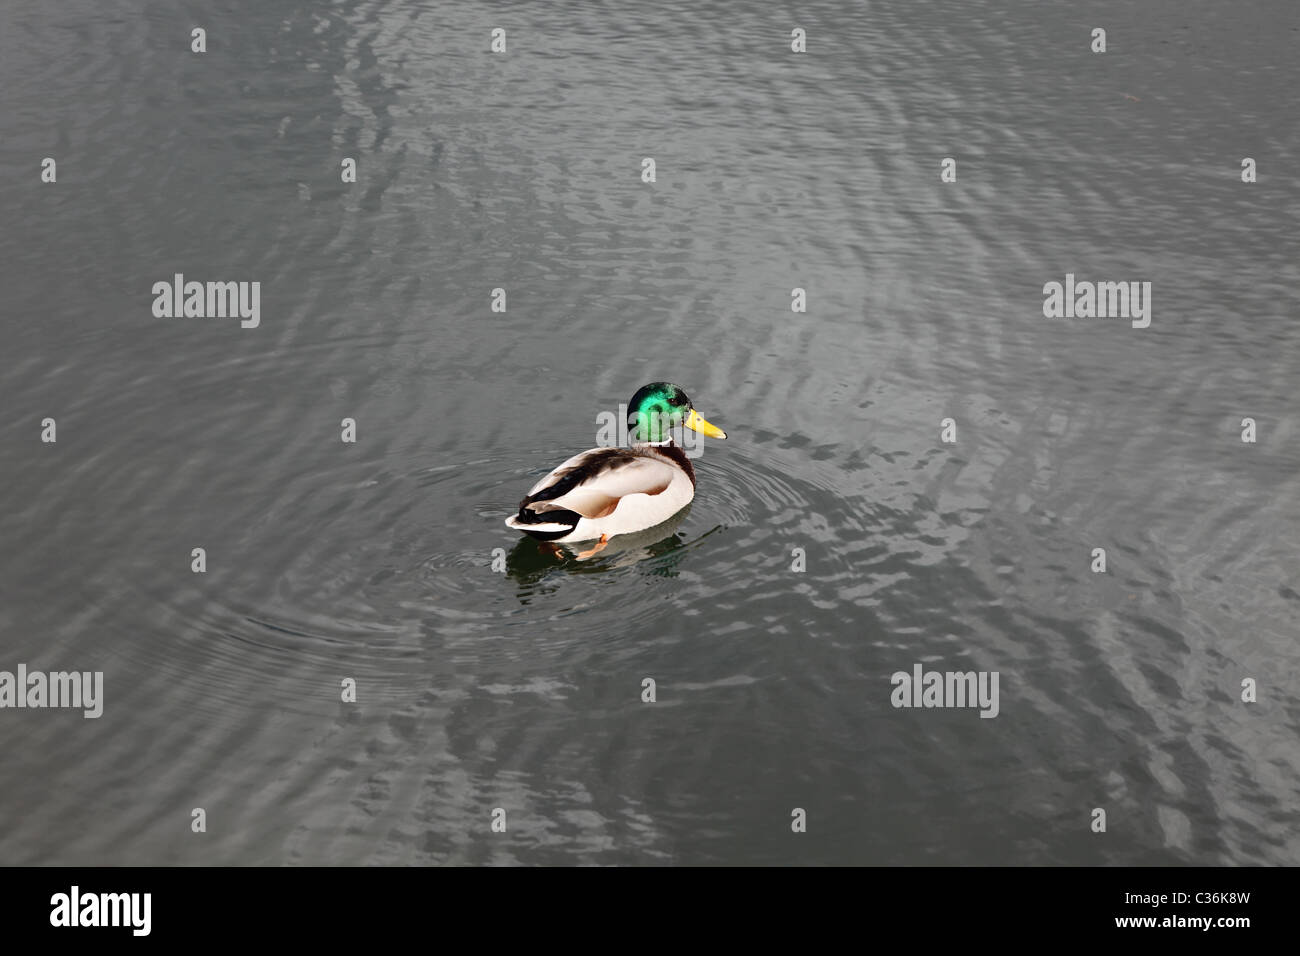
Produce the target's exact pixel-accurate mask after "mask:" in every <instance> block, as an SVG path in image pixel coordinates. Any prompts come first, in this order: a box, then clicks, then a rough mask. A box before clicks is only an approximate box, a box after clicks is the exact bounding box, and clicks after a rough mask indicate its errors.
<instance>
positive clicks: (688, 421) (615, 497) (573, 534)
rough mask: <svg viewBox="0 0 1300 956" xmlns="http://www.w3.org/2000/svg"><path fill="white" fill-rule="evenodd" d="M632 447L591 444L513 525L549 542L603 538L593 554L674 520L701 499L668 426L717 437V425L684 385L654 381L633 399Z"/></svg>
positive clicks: (549, 479)
mask: <svg viewBox="0 0 1300 956" xmlns="http://www.w3.org/2000/svg"><path fill="white" fill-rule="evenodd" d="M627 425H628V429H629V437H631V439H632V446H631V447H630V448H592V449H590V450H589V451H584V452H582V453H581V454H578V455H574V456H573V457H572V458H570V459H569V460H568V461H566V462H564V463H563V464H561V465H560V466H559V467H557V468H555V469H554V470H553V471H552V472H551V473H550V474H549V475H547V476H546V477H545V478H543V479H542V480H541V481H539V482H537V484H535V485H533V487H532V488H530V489H528V494H527V495H526V496H525V497H524V500H523V501H521V502H519V513H518V514H513V515H511V516H510V517H509V518H507V519H506V524H507V525H509V526H510V527H511V528H515V529H517V530H519V531H522V532H524V533H525V534H529V535H532V536H533V537H534V538H539V539H541V540H542V541H554V542H572V541H596V542H597V543H596V546H595V547H594V548H593V549H592V550H590V551H587V552H584V554H583V555H582V556H583V557H589V556H590V555H591V554H594V553H595V552H596V551H599V550H600V549H601V548H603V547H604V546H605V543H606V542H608V541H609V539H610V538H612V537H614V536H615V535H619V534H629V533H631V532H634V531H644V530H646V529H647V528H653V527H654V526H655V525H657V524H660V523H662V522H664V521H667V520H668V519H669V518H671V517H672V516H673V515H675V514H677V512H679V511H681V510H682V509H683V508H685V507H686V506H687V505H688V504H690V503H691V500H692V499H693V498H694V497H695V469H694V468H693V467H692V466H691V460H690V459H689V458H688V457H686V452H684V451H683V450H682V448H681V446H680V445H678V444H677V443H676V442H674V441H673V437H672V434H671V433H670V431H669V429H671V428H672V427H673V426H674V425H684V426H686V427H687V428H689V429H691V430H692V431H697V432H699V433H700V434H701V435H707V436H708V437H710V438H726V437H727V433H726V432H724V431H723V430H722V429H721V428H718V427H717V426H716V425H710V424H709V423H708V422H707V421H705V420H704V418H703V417H702V416H701V415H700V413H699V412H697V411H696V410H695V406H693V405H692V404H691V400H690V399H689V398H687V397H686V392H684V391H683V390H682V388H681V386H679V385H674V384H672V383H671V382H652V383H651V384H649V385H644V386H642V387H641V388H639V389H637V392H636V394H635V395H633V396H632V400H631V401H629V402H628V403H627Z"/></svg>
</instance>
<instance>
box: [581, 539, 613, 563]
mask: <svg viewBox="0 0 1300 956" xmlns="http://www.w3.org/2000/svg"><path fill="white" fill-rule="evenodd" d="M607 544H609V535H607V534H602V535H601V536H600V540H599V541H597V542H596V544H595V547H593V548H592V549H591V550H590V551H579V552H578V559H579V560H580V561H585V560H587V558H589V557H591V556H592V555H593V554H599V553H600V552H601V551H603V550H604V549H605V545H607Z"/></svg>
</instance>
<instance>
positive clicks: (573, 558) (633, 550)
mask: <svg viewBox="0 0 1300 956" xmlns="http://www.w3.org/2000/svg"><path fill="white" fill-rule="evenodd" d="M690 511H691V507H690V505H687V506H686V507H685V508H683V509H682V510H681V511H679V512H677V514H675V515H673V516H672V517H671V518H669V519H668V520H667V521H665V522H663V523H662V524H657V525H655V526H654V527H653V528H647V529H646V530H645V531H638V532H636V533H634V534H620V535H617V536H616V537H613V538H610V539H609V541H608V542H607V543H606V544H605V546H604V547H603V548H601V549H600V550H599V551H597V552H595V553H594V554H591V553H589V552H590V551H591V546H592V542H590V541H583V542H575V544H573V545H567V544H555V543H552V542H549V541H538V540H537V539H536V538H530V537H528V536H527V535H525V536H524V537H522V538H520V539H519V542H518V543H517V544H516V545H515V546H514V548H513V549H512V550H511V551H510V553H509V554H508V555H506V574H508V575H509V576H510V577H511V578H512V579H513V580H514V581H516V582H518V583H519V584H523V585H533V584H536V583H537V582H539V581H540V580H541V579H542V578H543V577H545V576H546V575H547V574H548V573H550V572H552V571H554V570H556V569H557V568H563V569H564V570H567V571H570V572H571V573H573V574H599V573H603V572H605V571H612V570H613V569H615V568H626V567H630V566H631V565H634V564H637V563H639V562H641V561H645V560H647V559H655V558H657V559H661V560H656V561H653V562H652V564H651V565H650V566H649V567H648V568H647V570H648V571H649V573H651V574H657V575H660V576H663V577H672V576H673V575H675V574H676V573H677V570H676V565H677V561H678V560H679V559H680V557H681V556H680V555H677V556H676V557H672V556H670V557H667V558H665V557H664V556H665V555H672V554H673V552H676V551H678V550H679V549H680V548H681V547H682V546H683V545H684V544H686V541H685V539H684V538H683V537H682V536H681V535H680V534H678V533H677V528H678V527H679V526H680V525H681V523H682V522H683V521H684V520H685V519H686V516H687V515H688V514H690Z"/></svg>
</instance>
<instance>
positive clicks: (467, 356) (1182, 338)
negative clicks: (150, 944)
mask: <svg viewBox="0 0 1300 956" xmlns="http://www.w3.org/2000/svg"><path fill="white" fill-rule="evenodd" d="M285 9H286V8H285V7H284V5H281V4H259V3H251V2H238V0H231V2H226V3H222V4H216V5H209V4H180V5H176V4H164V3H156V2H152V3H151V2H141V0H130V2H95V3H91V2H88V0H85V2H81V3H73V4H62V5H58V7H57V8H55V7H51V6H49V5H36V6H19V5H9V6H6V7H0V77H3V80H4V82H3V83H2V84H0V133H3V135H0V159H2V160H3V164H4V169H5V170H6V175H5V176H3V177H0V206H2V208H3V209H4V210H5V228H4V230H3V233H2V237H0V276H2V277H3V293H4V294H3V319H4V337H5V346H4V355H5V359H6V361H5V374H4V379H3V383H4V384H3V388H4V392H3V398H4V407H5V410H6V415H5V417H4V421H3V423H0V440H2V441H3V447H4V455H3V457H2V458H0V480H2V481H3V484H4V487H5V488H6V490H7V494H6V496H5V501H6V507H5V509H4V512H3V517H2V522H3V523H2V525H0V531H3V540H4V547H3V548H2V549H0V594H3V601H2V602H0V669H7V670H13V669H14V667H16V665H17V664H18V663H20V662H23V663H26V664H27V665H28V666H29V667H30V668H41V669H46V670H60V669H77V670H92V671H93V670H102V671H103V672H104V681H105V703H104V715H103V716H102V717H101V718H100V719H98V720H85V719H82V718H81V717H80V715H79V714H75V713H70V712H66V711H50V710H47V711H39V710H2V711H0V749H2V750H3V752H4V753H5V755H6V759H5V765H6V767H5V769H6V772H5V780H4V783H3V785H0V863H7V864H13V863H44V862H53V863H90V864H101V863H132V864H136V863H263V864H277V863H349V864H354V863H509V862H522V863H623V864H630V863H690V864H697V863H724V862H729V863H783V862H791V863H930V862H934V863H1193V862H1199V863H1253V862H1266V863H1295V862H1297V859H1298V856H1300V854H1298V852H1297V851H1298V850H1300V842H1298V840H1297V836H1296V834H1297V832H1300V830H1298V829H1297V822H1298V818H1297V805H1298V804H1297V797H1298V796H1300V784H1298V782H1297V781H1298V775H1297V771H1298V770H1300V712H1298V711H1297V707H1296V703H1295V689H1296V687H1297V683H1298V678H1300V651H1298V650H1297V648H1296V636H1297V622H1298V621H1300V594H1297V590H1298V588H1297V585H1296V582H1295V572H1296V568H1297V566H1300V562H1298V561H1297V558H1298V555H1297V551H1298V548H1297V545H1296V542H1297V539H1298V537H1300V535H1298V533H1297V532H1298V531H1300V478H1298V477H1297V465H1300V452H1298V451H1297V437H1300V429H1298V428H1297V421H1298V420H1297V414H1296V410H1295V392H1296V386H1297V383H1298V382H1300V331H1297V327H1296V325H1295V322H1294V319H1295V315H1296V306H1297V291H1296V290H1297V280H1298V279H1300V268H1298V266H1297V259H1296V244H1295V241H1294V238H1295V223H1296V221H1297V217H1298V216H1300V201H1298V200H1297V195H1298V194H1297V190H1296V187H1295V182H1294V176H1293V175H1292V174H1291V172H1290V169H1291V165H1292V160H1293V158H1294V156H1295V155H1297V153H1298V152H1300V142H1298V141H1297V140H1298V134H1297V124H1296V123H1295V116H1294V110H1293V109H1292V104H1293V103H1294V95H1293V91H1294V88H1295V85H1296V82H1297V79H1300V75H1298V74H1300V68H1298V67H1297V61H1296V58H1295V56H1294V50H1295V45H1296V43H1297V42H1300V14H1298V13H1297V12H1296V8H1295V6H1294V4H1291V3H1288V2H1280V0H1279V2H1265V0H1257V2H1251V3H1241V4H1235V5H1222V4H1211V3H1206V2H1180V3H1171V2H1151V3H1143V4H1141V5H1129V4H1120V3H1114V4H1096V5H1093V4H1075V3H1040V2H1034V3H1030V2H1023V3H1010V4H1005V3H1004V4H992V3H979V2H969V0H962V2H950V3H939V4H907V3H896V4H884V3H873V4H870V5H868V4H849V3H809V4H800V5H798V7H797V8H790V9H785V8H779V7H771V6H768V5H760V4H751V5H740V4H732V3H724V4H711V5H704V6H702V7H701V6H699V5H690V4H677V3H667V2H665V3H657V4H640V3H609V4H584V5H581V6H574V5H561V4H554V5H552V4H546V5H542V4H509V5H501V6H498V7H494V8H492V9H490V10H489V9H487V8H484V7H481V6H480V5H478V4H470V3H436V4H423V3H398V2H346V3H339V4H335V5H333V6H331V7H329V8H328V9H326V8H322V7H316V6H307V5H303V6H301V7H299V8H297V9H295V11H294V12H292V13H288V14H286V12H285ZM195 26H204V27H205V28H206V29H207V31H208V52H206V53H205V54H195V53H192V52H190V49H189V45H190V30H191V29H192V28H193V27H195ZM795 26H799V27H802V28H804V29H805V30H807V32H808V45H809V51H808V53H806V54H803V55H798V54H793V53H791V52H790V50H789V44H790V30H791V29H792V28H793V27H795ZM1095 26H1104V27H1105V28H1106V29H1107V31H1108V42H1109V49H1108V52H1107V53H1105V54H1104V55H1101V54H1094V53H1091V52H1090V51H1089V49H1088V46H1089V34H1090V32H1091V30H1092V28H1093V27H1095ZM494 27H503V28H505V29H506V31H507V44H508V46H507V53H506V54H504V55H493V54H491V53H489V52H488V45H489V42H490V39H491V37H490V34H491V30H492V29H493V28H494ZM45 156H52V157H54V158H56V160H57V163H58V180H57V183H56V184H43V183H41V182H40V181H39V167H40V160H41V159H42V157H45ZM647 156H649V157H653V158H654V159H655V161H656V165H657V182H656V183H654V184H653V185H647V184H645V183H643V182H642V181H641V177H640V174H641V160H642V159H643V158H644V157H647ZM949 156H951V157H954V158H955V159H956V160H957V170H958V180H957V182H956V183H947V184H945V183H941V182H940V178H939V164H940V161H941V159H943V158H944V157H949ZM1244 156H1250V157H1253V158H1254V159H1255V160H1256V161H1257V163H1258V169H1259V181H1258V182H1257V183H1255V184H1252V185H1246V184H1243V183H1242V182H1241V181H1240V162H1241V159H1242V157H1244ZM343 157H354V158H356V159H357V161H358V170H359V177H358V182H357V183H356V184H344V183H341V182H340V176H339V169H340V162H341V160H342V158H343ZM177 272H180V273H184V274H185V275H186V276H187V277H188V278H193V279H199V280H201V281H205V280H236V281H240V280H243V281H253V280H256V281H259V282H261V283H262V286H261V289H262V298H261V324H260V326H259V327H258V328H256V329H241V328H240V327H239V322H238V321H237V320H232V319H158V318H154V317H153V315H152V312H151V303H152V299H153V296H152V294H151V292H150V290H151V287H152V285H153V283H155V282H157V281H160V280H161V281H167V280H170V278H171V276H172V275H173V274H174V273H177ZM1067 272H1069V273H1075V274H1077V275H1078V276H1079V277H1080V278H1081V279H1092V280H1129V279H1141V280H1148V281H1150V282H1152V284H1153V290H1154V292H1153V297H1154V314H1153V321H1152V325H1151V327H1150V328H1148V329H1144V330H1136V329H1132V328H1131V327H1130V326H1129V324H1128V323H1127V322H1125V321H1122V320H1101V319H1096V320H1087V319H1076V320H1050V319H1045V318H1044V317H1043V314H1042V303H1043V294H1042V287H1043V284H1044V283H1046V282H1049V281H1054V280H1055V281H1062V280H1063V279H1064V276H1065V274H1066V273H1067ZM795 287H800V288H804V289H806V290H807V297H808V311H807V313H806V314H795V313H792V312H791V308H790V303H791V289H792V288H795ZM495 288H503V289H505V290H506V291H507V295H508V307H507V311H506V312H504V313H499V312H496V313H494V312H493V311H492V310H491V308H490V304H491V295H492V290H493V289H495ZM656 379H669V380H672V381H675V382H679V383H680V384H682V385H683V386H684V387H685V388H686V390H687V391H688V392H689V393H690V395H691V396H692V398H693V399H694V400H695V403H696V405H697V406H698V407H699V408H700V410H701V411H702V412H703V413H704V414H705V415H706V416H707V417H708V418H709V419H710V420H712V421H715V422H716V423H717V424H719V425H720V426H722V427H724V428H725V429H726V430H727V432H728V434H729V436H730V437H729V440H728V441H726V442H723V443H713V444H710V445H709V446H707V448H706V450H705V452H704V454H703V455H702V457H700V458H699V459H698V460H697V463H696V464H697V470H698V472H699V491H698V495H697V497H696V500H695V502H694V504H693V506H692V507H691V509H690V511H689V513H687V514H685V515H684V516H683V517H682V518H681V519H680V521H678V522H677V523H676V525H675V526H671V525H670V526H668V527H665V528H663V529H659V530H660V531H661V532H662V534H660V533H656V534H653V535H648V536H642V537H639V538H636V539H632V540H629V541H621V540H616V542H615V546H613V547H611V548H609V549H608V550H607V551H606V552H604V553H602V554H599V555H597V556H595V557H594V558H592V559H591V560H588V561H577V560H574V559H572V558H571V557H570V558H566V559H563V560H559V559H556V558H554V557H552V556H550V555H548V554H547V553H546V552H545V551H544V550H543V549H541V548H540V547H539V546H538V545H537V544H536V543H535V542H532V541H531V540H528V539H524V540H520V539H519V537H518V536H517V535H516V534H514V533H513V532H510V531H509V530H508V529H506V528H505V527H504V526H503V525H502V519H503V518H504V516H505V515H506V514H508V513H509V512H510V511H511V510H513V509H514V507H515V506H516V503H517V502H518V499H519V497H520V496H521V495H522V494H523V492H524V491H525V490H526V488H527V487H528V485H530V484H531V483H532V482H533V481H534V480H535V479H536V477H537V476H538V475H540V474H542V473H544V472H545V470H546V469H548V468H549V467H551V466H552V465H554V464H556V463H558V462H559V461H560V460H562V459H563V458H565V457H567V456H568V455H570V454H572V453H573V452H575V451H578V450H580V449H582V448H585V447H589V446H591V445H592V444H594V438H595V431H596V426H595V423H596V416H597V415H598V414H599V413H600V412H601V411H605V410H613V409H615V408H616V407H617V405H618V403H619V402H625V401H626V400H627V399H628V397H629V396H630V395H631V394H632V392H633V391H634V390H635V389H636V388H637V387H638V386H639V385H642V384H644V383H645V382H647V381H652V380H656ZM1247 416H1249V417H1253V418H1255V419H1256V420H1257V423H1258V441H1257V442H1256V443H1255V444H1244V443H1243V442H1242V441H1241V440H1240V432H1241V419H1242V418H1244V417H1247ZM46 417H52V418H54V419H55V420H56V422H57V429H58V431H57V437H58V441H57V443H55V444H45V443H42V442H41V441H40V431H41V425H40V423H41V421H42V419H44V418H46ZM344 418H353V419H355V421H356V422H357V436H358V440H357V442H356V443H355V444H345V443H343V442H342V441H340V422H341V420H342V419H344ZM945 418H952V419H953V420H954V421H955V423H956V427H957V441H956V443H955V444H945V443H943V442H942V441H940V422H941V420H943V419H945ZM196 547H202V548H204V549H206V553H207V572H206V573H205V574H195V573H192V572H191V567H190V562H191V549H193V548H196ZM1097 547H1104V548H1105V549H1106V551H1107V554H1108V561H1109V568H1108V572H1107V573H1106V574H1105V575H1101V574H1094V573H1092V572H1091V571H1090V569H1089V566H1090V563H1091V560H1092V559H1091V552H1092V549H1093V548H1097ZM497 549H501V550H499V551H498V550H497ZM796 549H802V552H798V551H796ZM800 553H802V555H803V556H804V559H805V560H806V570H805V571H803V572H796V571H794V570H792V566H793V565H794V564H795V563H796V561H797V560H798V555H799V554H800ZM503 561H504V571H502V570H500V568H501V566H502V563H503ZM494 564H495V566H496V567H495V568H494ZM915 663H922V664H924V665H925V666H926V667H927V668H932V669H940V670H972V669H973V670H987V671H997V672H998V673H999V674H1000V678H1001V684H1000V686H1001V705H1000V713H999V715H998V717H997V718H996V719H992V720H982V719H979V718H978V717H977V715H976V713H975V712H974V711H972V710H910V709H894V708H893V707H892V706H891V705H890V692H891V689H892V688H891V684H890V675H891V674H892V673H893V672H895V671H898V670H905V671H910V670H911V668H912V666H913V664H915ZM347 677H351V678H353V679H355V680H356V682H357V702H356V703H355V704H352V703H344V702H342V701H341V699H340V682H341V680H342V679H343V678H347ZM647 677H649V678H653V679H654V680H655V681H656V687H657V700H656V701H655V702H654V703H653V704H650V703H644V702H643V701H642V699H641V694H642V681H643V680H644V679H645V678H647ZM1247 677H1252V678H1255V679H1256V680H1257V681H1258V682H1259V692H1258V702H1256V703H1254V704H1247V703H1243V702H1242V701H1241V700H1240V694H1241V681H1242V679H1243V678H1247ZM196 807H202V808H204V809H205V811H206V814H207V832H206V833H203V834H195V833H193V832H191V811H192V809H193V808H196ZM498 807H500V808H504V809H505V810H506V814H507V819H508V830H507V832H506V833H504V834H494V833H492V832H491V830H490V823H491V815H492V811H493V810H494V809H495V808H498ZM796 807H799V808H803V809H805V810H806V811H807V816H808V827H807V832H806V833H803V834H795V833H792V832H791V811H792V809H793V808H796ZM1095 807H1102V808H1105V809H1106V811H1107V814H1108V832H1107V833H1106V834H1104V835H1101V834H1095V833H1092V832H1090V829H1089V824H1090V823H1091V819H1092V817H1091V814H1092V810H1093V808H1095Z"/></svg>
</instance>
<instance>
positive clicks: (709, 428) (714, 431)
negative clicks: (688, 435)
mask: <svg viewBox="0 0 1300 956" xmlns="http://www.w3.org/2000/svg"><path fill="white" fill-rule="evenodd" d="M686 427H687V428H689V429H690V430H691V431H693V432H699V433H700V434H701V435H707V436H708V437H709V438H726V437H727V433H726V432H724V431H723V430H722V429H721V428H719V427H718V426H717V425H710V424H709V423H708V422H706V421H705V420H704V416H703V415H701V414H700V413H699V412H697V411H696V410H695V409H693V408H692V409H691V415H690V417H689V418H688V419H686Z"/></svg>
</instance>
